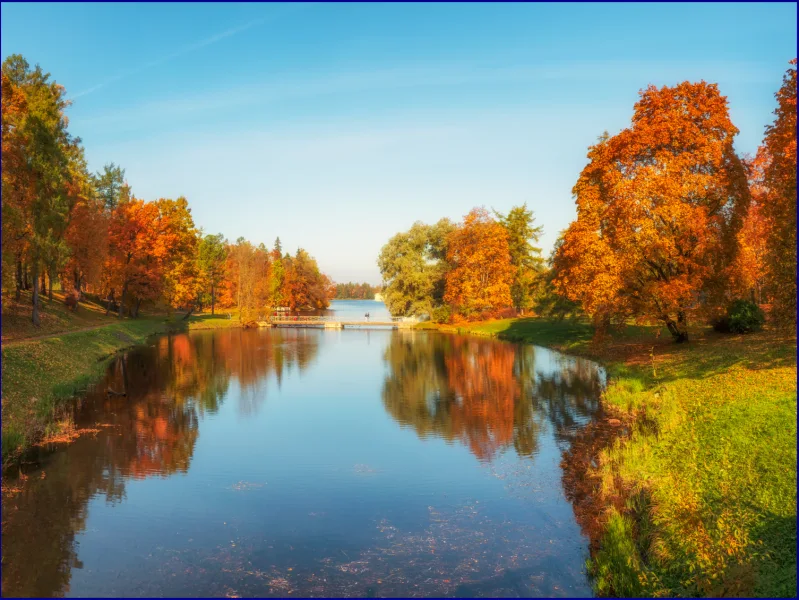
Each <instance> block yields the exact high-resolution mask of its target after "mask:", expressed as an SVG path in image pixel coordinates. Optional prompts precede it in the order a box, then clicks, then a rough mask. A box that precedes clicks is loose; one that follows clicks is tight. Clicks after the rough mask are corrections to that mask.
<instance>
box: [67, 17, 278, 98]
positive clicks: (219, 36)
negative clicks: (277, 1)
mask: <svg viewBox="0 0 799 600" xmlns="http://www.w3.org/2000/svg"><path fill="white" fill-rule="evenodd" d="M281 14H282V13H276V14H274V15H271V16H268V17H261V18H259V19H254V20H252V21H249V22H248V23H244V24H243V25H239V26H238V27H233V28H231V29H227V30H225V31H222V32H220V33H216V34H214V35H212V36H211V37H208V38H206V39H204V40H200V41H199V42H195V43H193V44H189V45H188V46H184V47H183V48H180V49H179V50H176V51H175V52H172V53H171V54H167V55H166V56H162V57H160V58H156V59H155V60H151V61H150V62H148V63H145V64H143V65H140V66H138V67H134V68H132V69H128V70H127V71H123V72H122V73H119V74H117V75H114V76H113V77H109V78H108V79H106V80H105V81H103V82H101V83H98V84H97V85H93V86H92V87H90V88H88V89H85V90H83V91H82V92H79V93H77V94H75V95H73V96H72V99H75V98H80V97H82V96H86V95H88V94H91V93H92V92H96V91H97V90H99V89H101V88H104V87H106V86H107V85H110V84H112V83H115V82H117V81H119V80H121V79H124V78H125V77H129V76H131V75H135V74H136V73H141V72H142V71H146V70H147V69H151V68H153V67H156V66H158V65H161V64H163V63H165V62H168V61H170V60H174V59H175V58H178V57H181V56H184V55H186V54H190V53H191V52H195V51H196V50H199V49H200V48H205V47H206V46H210V45H211V44H216V43H217V42H220V41H222V40H224V39H227V38H229V37H232V36H234V35H237V34H239V33H242V32H243V31H247V30H248V29H252V28H253V27H258V26H259V25H263V24H265V23H267V22H269V21H272V20H274V19H275V18H277V17H279V16H280V15H281Z"/></svg>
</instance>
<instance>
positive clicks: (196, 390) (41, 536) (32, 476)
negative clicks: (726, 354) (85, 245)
mask: <svg viewBox="0 0 799 600" xmlns="http://www.w3.org/2000/svg"><path fill="white" fill-rule="evenodd" d="M317 351H318V340H317V338H316V337H314V336H306V335H304V332H302V331H281V330H276V331H259V332H242V331H240V330H229V331H223V332H198V333H195V334H181V335H173V336H167V337H162V338H160V339H158V340H157V341H156V342H155V344H154V345H152V346H149V347H143V348H139V349H137V350H135V351H133V352H131V353H129V354H128V355H127V356H124V357H120V358H118V359H117V360H115V361H114V363H113V364H112V365H111V366H110V367H109V370H108V373H107V375H106V377H105V379H104V380H103V381H102V382H101V383H100V384H98V385H97V386H95V388H94V389H93V390H92V392H91V393H89V394H88V395H87V396H86V398H84V399H82V400H81V402H80V403H79V405H77V406H76V408H75V416H74V419H75V423H76V425H77V426H78V427H80V428H91V429H96V430H97V431H96V432H95V433H94V434H88V435H84V436H82V437H81V438H79V439H77V440H76V441H74V442H73V443H71V444H69V445H67V446H63V447H58V448H47V449H44V450H43V455H42V456H40V457H39V460H38V461H36V462H35V463H33V464H30V463H29V464H27V465H23V468H22V470H21V471H20V473H21V477H20V478H16V477H13V476H14V475H15V473H6V474H5V475H6V476H5V477H4V485H3V522H2V551H3V553H2V571H3V576H2V595H3V596H8V595H13V596H53V595H62V594H65V593H67V592H68V591H69V582H70V575H71V572H72V569H73V568H81V567H82V565H81V563H80V561H79V559H78V555H77V547H76V543H75V536H76V535H77V534H78V533H80V532H81V531H83V529H84V527H85V520H86V515H87V505H88V503H89V501H90V500H91V499H92V498H93V497H95V496H101V497H102V496H104V497H105V500H106V502H109V503H118V502H120V501H121V500H123V499H124V498H125V480H126V479H144V478H147V477H152V476H159V477H169V476H171V475H173V474H175V473H185V472H187V471H188V469H189V466H190V463H191V459H192V455H193V453H194V448H195V445H196V442H197V438H198V436H199V420H200V418H201V417H202V416H203V415H206V414H213V413H216V412H217V411H218V410H219V409H220V407H221V405H222V403H223V402H224V399H225V397H226V395H227V394H228V389H229V387H230V385H231V382H233V381H236V382H237V383H238V386H239V387H240V389H241V392H242V393H241V394H240V396H239V398H240V405H239V410H240V411H242V412H244V413H252V412H253V411H255V410H257V408H258V406H259V404H260V403H261V402H263V401H264V399H265V394H264V389H265V385H266V383H267V382H268V381H269V380H270V378H271V377H274V379H275V380H276V381H277V383H278V385H280V382H281V381H282V379H283V377H284V376H285V375H286V374H287V373H288V372H290V371H292V370H293V369H297V370H300V371H301V370H303V369H305V368H306V367H307V366H308V365H309V364H310V363H311V362H312V361H313V359H314V357H315V356H316V354H317ZM109 391H110V393H109ZM242 399H244V400H242ZM12 477H13V478H12Z"/></svg>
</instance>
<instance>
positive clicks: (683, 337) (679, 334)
mask: <svg viewBox="0 0 799 600" xmlns="http://www.w3.org/2000/svg"><path fill="white" fill-rule="evenodd" d="M665 321H666V327H667V328H668V330H669V333H671V336H672V337H673V338H674V341H675V342H677V343H678V344H681V343H683V342H687V341H688V332H687V331H685V330H684V329H681V328H680V327H679V326H678V325H677V323H675V322H674V320H673V319H665Z"/></svg>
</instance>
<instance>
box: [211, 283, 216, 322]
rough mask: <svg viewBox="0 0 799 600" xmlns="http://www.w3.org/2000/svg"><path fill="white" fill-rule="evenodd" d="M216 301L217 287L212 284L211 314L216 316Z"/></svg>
mask: <svg viewBox="0 0 799 600" xmlns="http://www.w3.org/2000/svg"><path fill="white" fill-rule="evenodd" d="M215 303H216V288H214V284H213V283H212V284H211V316H212V317H213V316H214V304H215Z"/></svg>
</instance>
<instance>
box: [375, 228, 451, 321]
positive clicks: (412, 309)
mask: <svg viewBox="0 0 799 600" xmlns="http://www.w3.org/2000/svg"><path fill="white" fill-rule="evenodd" d="M454 228H455V225H454V224H453V223H452V222H451V221H450V220H449V219H441V220H440V221H438V222H437V223H436V224H435V225H425V224H424V223H421V222H416V223H414V224H413V226H412V227H411V228H410V230H408V231H406V232H402V233H398V234H396V235H395V236H394V237H392V238H391V239H390V240H389V241H388V243H387V244H386V245H385V246H383V248H382V249H381V250H380V256H379V257H378V260H377V265H378V267H379V268H380V274H381V275H382V278H383V291H382V294H383V301H384V302H385V304H386V307H387V308H388V310H389V312H390V313H391V314H392V315H394V316H399V315H402V316H413V315H424V314H427V315H431V314H432V313H433V310H434V309H435V308H436V307H438V306H441V304H442V303H443V301H444V292H445V284H446V274H447V270H448V266H447V262H446V260H447V243H448V240H449V234H450V233H451V232H452V231H453V229H454Z"/></svg>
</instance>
